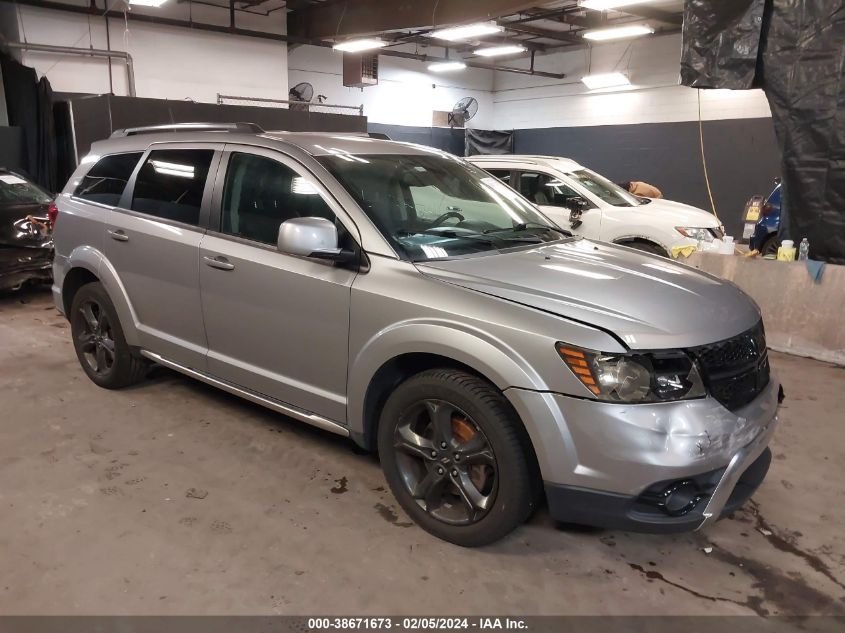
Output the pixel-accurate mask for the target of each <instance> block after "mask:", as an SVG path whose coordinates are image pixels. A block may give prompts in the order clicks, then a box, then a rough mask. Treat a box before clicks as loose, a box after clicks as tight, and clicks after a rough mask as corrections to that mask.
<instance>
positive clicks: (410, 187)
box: [318, 153, 568, 261]
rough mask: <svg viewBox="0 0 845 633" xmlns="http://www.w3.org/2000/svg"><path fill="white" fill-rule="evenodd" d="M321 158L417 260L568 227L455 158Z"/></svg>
mask: <svg viewBox="0 0 845 633" xmlns="http://www.w3.org/2000/svg"><path fill="white" fill-rule="evenodd" d="M318 160H319V161H320V162H321V163H322V164H323V165H324V166H325V167H326V168H327V169H328V170H329V171H330V172H331V173H332V175H334V177H335V178H337V180H338V181H339V182H340V183H341V184H342V185H343V186H344V187H345V188H346V189H347V191H349V193H350V194H351V195H352V196H353V197H354V198H355V200H356V201H357V202H358V204H359V205H360V206H361V208H362V209H363V210H364V212H365V213H366V214H367V215H368V216H369V217H370V219H371V220H372V221H373V223H374V224H375V225H376V226H377V227H378V229H379V230H380V231H381V233H382V234H383V235H384V236H385V237H386V238H387V240H388V241H389V242H390V243H391V244H392V245H393V246H394V248H395V249H396V251H397V252H398V253H399V254H400V256H402V257H404V258H406V259H409V260H411V261H425V260H429V259H443V258H448V257H457V256H467V255H473V254H478V253H484V252H491V251H493V252H495V251H500V250H503V249H507V248H515V247H520V246H525V245H526V244H541V243H544V242H551V241H554V240H559V239H561V238H562V237H565V236H567V235H568V233H566V232H565V231H562V230H561V229H559V228H557V227H556V226H554V225H553V224H552V223H551V222H550V221H549V220H548V219H547V218H546V217H545V216H544V215H543V214H541V213H540V212H539V211H538V210H537V208H536V207H534V205H532V204H531V203H530V202H528V201H527V200H526V199H525V198H523V197H522V196H520V195H519V194H518V193H517V192H516V191H514V190H513V189H511V188H510V187H508V186H506V185H504V184H502V183H501V182H499V180H497V179H496V178H494V177H493V176H491V175H489V174H488V173H486V172H484V171H482V170H481V169H479V168H477V167H474V166H472V165H469V164H468V163H465V162H463V161H461V160H459V159H457V158H452V157H449V156H446V155H442V154H434V153H432V155H392V154H377V155H363V156H362V155H351V154H342V155H338V154H334V155H331V156H321V157H318Z"/></svg>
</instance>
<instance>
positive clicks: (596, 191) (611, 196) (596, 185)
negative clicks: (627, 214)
mask: <svg viewBox="0 0 845 633" xmlns="http://www.w3.org/2000/svg"><path fill="white" fill-rule="evenodd" d="M567 175H568V176H569V177H570V178H572V179H573V180H574V181H575V182H577V183H578V184H580V185H581V186H582V187H584V188H585V189H587V190H588V191H589V192H590V193H592V194H593V195H595V196H598V197H599V198H601V199H602V200H604V201H605V202H606V203H607V204H612V205H613V206H614V207H638V206H640V204H642V203H641V202H640V200H639V198H637V197H636V196H635V195H633V194H631V193H628V192H627V191H625V190H624V189H623V188H622V187H620V186H619V185H617V184H616V183H613V182H610V181H609V180H608V179H607V178H605V177H604V176H599V175H598V174H597V173H595V172H593V171H590V170H589V169H579V170H578V171H573V172H569V173H568V174H567Z"/></svg>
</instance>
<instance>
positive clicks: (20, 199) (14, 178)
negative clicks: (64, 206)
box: [0, 171, 52, 205]
mask: <svg viewBox="0 0 845 633" xmlns="http://www.w3.org/2000/svg"><path fill="white" fill-rule="evenodd" d="M50 200H52V198H51V197H50V196H49V195H48V194H47V192H46V191H44V190H43V189H42V188H41V187H39V186H38V185H36V184H35V183H32V182H29V181H28V180H26V179H25V178H21V177H20V176H18V175H17V174H13V173H11V172H5V171H4V172H0V204H3V205H6V204H8V205H15V204H47V203H48V202H50Z"/></svg>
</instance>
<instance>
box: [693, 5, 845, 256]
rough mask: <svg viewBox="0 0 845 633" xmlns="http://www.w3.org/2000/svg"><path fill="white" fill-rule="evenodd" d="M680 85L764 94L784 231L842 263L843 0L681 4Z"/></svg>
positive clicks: (818, 253)
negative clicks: (775, 146)
mask: <svg viewBox="0 0 845 633" xmlns="http://www.w3.org/2000/svg"><path fill="white" fill-rule="evenodd" d="M681 83H682V84H684V85H686V86H691V87H693V88H729V89H734V90H746V89H749V88H762V89H763V90H764V91H765V93H766V97H767V98H768V100H769V105H770V107H771V110H772V118H773V121H774V126H775V132H776V134H777V137H778V142H779V144H780V147H781V152H782V170H783V173H782V177H783V182H784V203H785V208H786V209H787V210H788V213H787V214H786V216H785V217H786V218H788V220H786V222H787V226H786V227H782V228H785V229H786V230H787V231H788V233H789V235H790V236H791V237H792V238H793V239H798V240H800V239H801V238H803V237H807V238H808V239H809V240H810V250H811V257H812V258H813V259H821V260H824V261H828V262H832V263H838V264H845V133H843V129H845V128H843V121H845V4H843V2H842V0H687V3H686V8H685V12H684V35H683V52H682V59H681ZM782 222H783V219H782Z"/></svg>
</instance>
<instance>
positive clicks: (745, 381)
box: [689, 321, 769, 411]
mask: <svg viewBox="0 0 845 633" xmlns="http://www.w3.org/2000/svg"><path fill="white" fill-rule="evenodd" d="M689 352H690V353H691V354H692V355H693V357H694V358H695V359H696V360H697V361H698V363H699V367H701V370H702V373H703V378H704V382H705V384H706V385H707V387H708V389H709V390H710V393H711V395H712V396H713V397H714V398H716V400H718V401H719V402H721V403H722V404H723V405H724V406H725V407H726V408H727V409H730V410H731V411H734V410H736V409H739V408H741V407H743V406H745V405H746V404H748V403H749V402H751V401H752V400H754V398H756V397H757V396H758V395H759V394H760V392H761V391H763V389H764V388H765V387H766V385H768V384H769V357H768V354H767V353H766V334H765V332H764V330H763V322H762V321H760V323H758V324H757V325H755V326H754V327H753V328H751V329H750V330H748V331H747V332H743V333H742V334H740V335H739V336H735V337H733V338H729V339H727V340H725V341H720V342H718V343H713V344H711V345H702V346H700V347H694V348H692V349H690V350H689Z"/></svg>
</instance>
